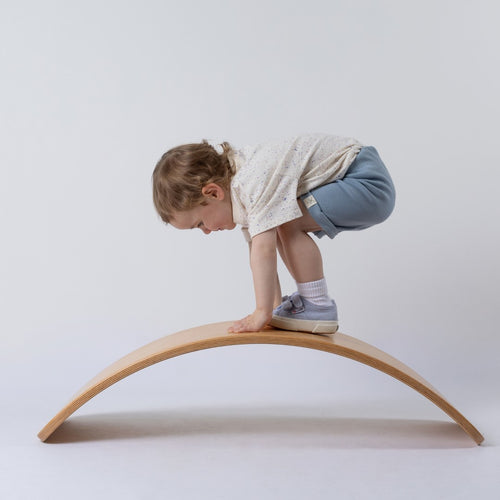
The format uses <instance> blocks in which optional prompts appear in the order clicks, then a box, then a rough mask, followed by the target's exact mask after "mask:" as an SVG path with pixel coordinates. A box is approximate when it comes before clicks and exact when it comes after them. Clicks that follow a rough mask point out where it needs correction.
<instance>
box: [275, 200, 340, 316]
mask: <svg viewBox="0 0 500 500" xmlns="http://www.w3.org/2000/svg"><path fill="white" fill-rule="evenodd" d="M300 205H301V208H302V211H303V213H304V216H303V217H301V218H300V219H295V220H293V221H290V222H288V223H286V224H283V225H282V226H280V227H279V228H278V250H279V252H280V255H281V258H282V259H283V262H284V263H285V265H286V267H287V269H288V271H289V272H290V274H291V275H292V277H293V278H294V279H295V281H296V282H297V288H298V292H299V294H300V295H301V296H302V297H304V298H306V299H308V300H309V301H310V302H312V303H314V304H316V305H321V306H329V305H330V304H331V299H330V297H329V296H328V288H327V285H326V280H325V278H324V274H323V259H322V258H321V252H320V250H319V248H318V246H317V245H316V243H315V242H314V240H313V239H312V238H311V237H310V236H309V234H307V231H308V230H310V229H311V221H312V219H311V218H310V217H308V213H307V210H306V209H305V207H303V205H302V203H301V202H300ZM312 222H313V223H314V221H312Z"/></svg>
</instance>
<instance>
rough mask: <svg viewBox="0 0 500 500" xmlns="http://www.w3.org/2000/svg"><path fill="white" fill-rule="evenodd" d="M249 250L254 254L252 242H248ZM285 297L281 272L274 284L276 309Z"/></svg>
mask: <svg viewBox="0 0 500 500" xmlns="http://www.w3.org/2000/svg"><path fill="white" fill-rule="evenodd" d="M248 251H249V256H250V257H251V256H252V242H251V241H249V242H248ZM282 300H283V297H282V295H281V283H280V277H279V274H278V273H276V279H275V284H274V304H273V309H276V308H277V307H278V306H279V305H280V304H281V302H282Z"/></svg>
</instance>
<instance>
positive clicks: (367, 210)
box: [300, 146, 396, 238]
mask: <svg viewBox="0 0 500 500" xmlns="http://www.w3.org/2000/svg"><path fill="white" fill-rule="evenodd" d="M300 198H301V199H302V201H303V202H304V204H305V206H306V207H307V209H308V210H309V213H310V214H311V215H312V217H313V218H314V220H315V221H316V222H317V223H318V224H319V225H320V226H321V228H322V231H315V232H314V234H315V235H316V236H317V237H318V238H322V237H323V236H325V234H326V235H327V236H328V237H329V238H335V236H337V234H338V233H340V232H341V231H359V230H361V229H366V228H368V227H371V226H374V225H375V224H380V223H381V222H383V221H384V220H385V219H387V217H389V215H390V214H391V213H392V211H393V209H394V203H395V200H396V192H395V189H394V184H393V182H392V179H391V176H390V174H389V172H388V170H387V168H386V166H385V165H384V163H383V161H382V160H381V159H380V156H379V154H378V151H377V150H376V149H375V148H374V147H373V146H367V147H363V148H362V149H361V150H360V152H359V153H358V155H357V156H356V158H355V160H354V161H353V162H352V164H351V165H350V167H349V169H348V170H347V172H346V174H345V175H344V177H343V178H342V179H338V180H336V181H334V182H331V183H329V184H324V185H323V186H319V187H317V188H314V189H312V190H311V191H309V192H307V193H305V194H303V195H302V196H301V197H300Z"/></svg>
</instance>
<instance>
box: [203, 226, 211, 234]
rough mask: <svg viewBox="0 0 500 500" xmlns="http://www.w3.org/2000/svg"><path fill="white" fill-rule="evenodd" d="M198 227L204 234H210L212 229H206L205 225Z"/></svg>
mask: <svg viewBox="0 0 500 500" xmlns="http://www.w3.org/2000/svg"><path fill="white" fill-rule="evenodd" d="M200 229H201V230H202V231H203V232H204V233H205V234H210V233H211V232H212V231H210V229H207V228H206V227H205V226H201V227H200Z"/></svg>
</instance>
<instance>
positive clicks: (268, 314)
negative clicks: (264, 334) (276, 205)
mask: <svg viewBox="0 0 500 500" xmlns="http://www.w3.org/2000/svg"><path fill="white" fill-rule="evenodd" d="M276 238H277V235H276V229H270V230H269V231H265V232H263V233H260V234H258V235H257V236H255V237H254V238H253V239H252V245H251V248H250V267H251V268H252V275H253V283H254V289H255V302H256V308H255V311H254V312H253V313H252V314H250V315H249V316H247V317H246V318H243V319H241V320H239V321H236V322H235V323H234V324H233V326H232V327H231V328H230V329H229V331H230V332H256V331H259V330H261V329H262V328H263V327H264V326H265V325H266V324H267V323H269V321H270V320H271V318H272V314H273V305H274V303H275V301H276V285H277V264H276Z"/></svg>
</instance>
